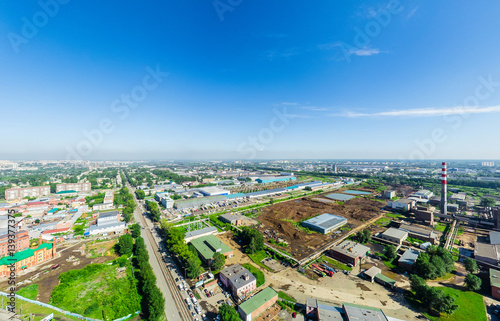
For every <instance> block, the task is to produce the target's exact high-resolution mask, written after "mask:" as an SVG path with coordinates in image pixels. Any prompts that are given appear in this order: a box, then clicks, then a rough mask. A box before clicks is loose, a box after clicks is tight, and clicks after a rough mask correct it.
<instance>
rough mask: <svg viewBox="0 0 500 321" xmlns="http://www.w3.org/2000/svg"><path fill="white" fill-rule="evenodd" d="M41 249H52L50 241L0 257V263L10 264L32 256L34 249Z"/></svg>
mask: <svg viewBox="0 0 500 321" xmlns="http://www.w3.org/2000/svg"><path fill="white" fill-rule="evenodd" d="M41 249H46V250H50V249H52V243H42V244H40V245H39V246H38V247H37V248H36V249H27V250H24V251H21V252H16V253H14V255H11V256H6V257H3V258H1V259H0V265H10V264H12V263H17V262H19V261H22V260H24V259H27V258H29V257H31V256H33V255H34V254H35V252H36V251H38V250H41Z"/></svg>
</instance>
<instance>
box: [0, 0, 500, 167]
mask: <svg viewBox="0 0 500 321" xmlns="http://www.w3.org/2000/svg"><path fill="white" fill-rule="evenodd" d="M66 2H67V1H60V2H56V1H53V2H49V1H41V2H39V3H38V2H33V3H24V2H23V3H21V2H12V1H11V2H3V3H0V21H2V23H1V24H0V34H3V37H2V38H1V39H2V40H1V42H0V63H1V65H2V73H1V74H2V76H0V83H1V88H2V90H1V91H0V97H1V101H2V104H3V108H2V114H1V116H2V120H3V121H2V124H1V126H0V134H1V135H2V141H1V143H0V159H11V160H23V159H24V160H37V159H82V160H158V159H162V160H170V159H177V160H179V159H185V160H196V159H201V160H213V159H221V160H222V159H224V160H245V159H247V160H258V159H359V160H360V159H370V160H373V159H379V160H383V159H389V160H412V159H414V160H419V159H433V160H455V159H456V160H468V159H471V160H491V161H495V160H496V159H500V149H499V148H497V146H498V141H499V140H500V131H498V130H497V128H498V122H499V120H500V68H499V67H500V56H499V55H498V52H500V43H498V42H495V41H493V39H494V35H496V33H497V32H496V31H498V30H500V21H499V20H498V15H499V13H500V3H491V2H487V1H476V2H469V1H465V0H459V1H458V2H457V1H454V2H451V1H444V2H431V1H424V2H414V1H409V2H404V1H398V0H389V1H370V2H368V3H363V4H357V3H324V2H321V1H312V2H308V3H307V4H306V3H304V2H301V1H295V0H294V1H289V2H287V4H286V6H285V5H283V4H282V3H278V2H269V1H267V2H264V1H257V0H256V1H242V2H241V3H240V4H239V5H237V6H234V7H231V10H228V9H227V8H226V9H221V8H218V7H214V5H213V3H212V1H209V2H200V3H178V2H157V1H145V2H143V3H141V5H137V6H125V5H123V4H120V5H117V3H102V2H98V1H87V2H85V3H82V2H74V1H69V2H67V3H66ZM47 3H52V4H54V3H55V4H56V6H54V5H52V6H49V5H46V4H47ZM63 3H65V4H63ZM464 17H466V19H464ZM472 21H473V22H474V23H470V22H472Z"/></svg>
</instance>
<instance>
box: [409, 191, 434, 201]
mask: <svg viewBox="0 0 500 321" xmlns="http://www.w3.org/2000/svg"><path fill="white" fill-rule="evenodd" d="M433 196H434V193H433V192H431V191H429V190H427V189H421V190H419V191H417V192H415V193H413V194H411V195H410V197H416V198H422V199H426V200H429V199H431V197H433Z"/></svg>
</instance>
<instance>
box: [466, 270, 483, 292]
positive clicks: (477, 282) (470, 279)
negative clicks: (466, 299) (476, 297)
mask: <svg viewBox="0 0 500 321" xmlns="http://www.w3.org/2000/svg"><path fill="white" fill-rule="evenodd" d="M481 283H482V281H481V279H480V278H479V277H478V276H477V275H474V274H472V273H469V274H467V276H466V277H465V287H466V288H467V289H468V290H470V291H477V290H479V289H480V288H481Z"/></svg>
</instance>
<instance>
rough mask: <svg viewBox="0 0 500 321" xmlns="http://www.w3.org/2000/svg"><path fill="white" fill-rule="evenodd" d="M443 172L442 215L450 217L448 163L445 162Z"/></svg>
mask: <svg viewBox="0 0 500 321" xmlns="http://www.w3.org/2000/svg"><path fill="white" fill-rule="evenodd" d="M442 165H443V169H442V172H441V214H444V215H448V202H447V201H446V199H447V195H446V193H447V188H446V184H447V182H446V162H443V164H442Z"/></svg>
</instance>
